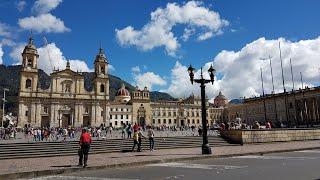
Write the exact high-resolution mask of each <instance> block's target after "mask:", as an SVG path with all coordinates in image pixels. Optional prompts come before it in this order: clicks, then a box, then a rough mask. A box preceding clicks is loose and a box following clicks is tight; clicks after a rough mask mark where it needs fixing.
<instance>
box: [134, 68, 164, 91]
mask: <svg viewBox="0 0 320 180" xmlns="http://www.w3.org/2000/svg"><path fill="white" fill-rule="evenodd" d="M131 70H132V75H133V79H134V84H135V85H137V86H138V87H139V88H140V89H143V88H144V87H148V89H149V90H152V87H153V86H154V85H158V86H164V85H166V84H167V82H166V81H165V80H164V79H163V78H161V77H160V76H159V75H157V74H155V73H153V72H145V73H141V71H140V68H139V66H135V67H133V68H131Z"/></svg>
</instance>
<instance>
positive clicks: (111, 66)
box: [108, 64, 116, 71]
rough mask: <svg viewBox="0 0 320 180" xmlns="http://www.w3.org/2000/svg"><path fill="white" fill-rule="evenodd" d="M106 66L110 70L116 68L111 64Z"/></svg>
mask: <svg viewBox="0 0 320 180" xmlns="http://www.w3.org/2000/svg"><path fill="white" fill-rule="evenodd" d="M108 67H109V70H110V71H115V70H116V68H115V67H114V66H113V65H111V64H108Z"/></svg>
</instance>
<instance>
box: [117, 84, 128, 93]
mask: <svg viewBox="0 0 320 180" xmlns="http://www.w3.org/2000/svg"><path fill="white" fill-rule="evenodd" d="M116 96H130V92H129V91H128V90H127V89H126V87H125V86H124V84H122V86H121V88H120V89H119V90H118V91H117V94H116Z"/></svg>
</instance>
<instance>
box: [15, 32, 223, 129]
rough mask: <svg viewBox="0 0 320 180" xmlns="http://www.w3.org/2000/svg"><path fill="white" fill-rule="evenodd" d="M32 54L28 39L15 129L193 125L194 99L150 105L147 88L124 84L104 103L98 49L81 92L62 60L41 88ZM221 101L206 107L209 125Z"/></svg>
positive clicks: (104, 66)
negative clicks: (91, 74)
mask: <svg viewBox="0 0 320 180" xmlns="http://www.w3.org/2000/svg"><path fill="white" fill-rule="evenodd" d="M38 58H39V55H38V52H37V48H36V46H35V45H34V43H33V39H32V38H30V39H29V42H28V44H27V45H26V46H25V48H24V50H23V52H22V68H21V73H20V88H19V99H18V101H19V112H18V126H20V127H23V126H25V125H31V126H33V127H90V126H95V127H97V126H101V125H103V126H112V127H121V126H122V125H123V124H135V123H136V124H139V125H141V126H145V125H154V126H162V125H166V126H199V125H201V123H202V122H201V103H200V97H197V96H195V95H193V94H192V95H191V96H190V97H188V98H186V99H181V98H180V99H178V100H174V101H157V102H151V100H150V92H149V90H148V88H147V87H144V88H143V89H139V88H138V87H136V89H135V90H134V91H133V92H132V93H130V92H129V91H128V90H127V89H126V88H125V86H124V85H122V87H121V88H120V89H119V90H118V91H117V93H116V96H115V100H114V101H111V100H110V99H109V78H108V60H107V58H106V55H105V54H104V51H103V49H101V48H100V49H99V52H98V54H97V55H96V57H95V59H94V71H95V73H94V74H95V75H94V78H93V80H92V82H91V83H92V86H93V88H92V90H88V89H86V88H85V83H84V76H83V74H82V73H79V72H74V71H72V70H71V68H70V63H69V62H67V64H66V68H65V69H64V70H61V71H60V70H54V71H53V72H52V73H51V75H50V86H48V87H42V86H41V84H40V81H39V79H40V77H39V69H38ZM227 102H228V101H227V99H226V98H225V97H224V96H223V95H222V93H221V92H220V93H219V95H218V96H217V97H216V99H215V103H214V104H210V103H209V102H208V101H207V102H206V105H207V119H208V123H209V124H210V125H211V124H213V123H216V122H218V121H222V120H223V119H224V117H223V112H224V108H225V107H226V104H227Z"/></svg>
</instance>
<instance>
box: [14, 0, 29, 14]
mask: <svg viewBox="0 0 320 180" xmlns="http://www.w3.org/2000/svg"><path fill="white" fill-rule="evenodd" d="M26 5H27V3H26V1H23V0H21V1H18V2H17V3H16V8H17V9H18V11H19V12H22V11H23V10H24V8H25V6H26Z"/></svg>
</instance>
